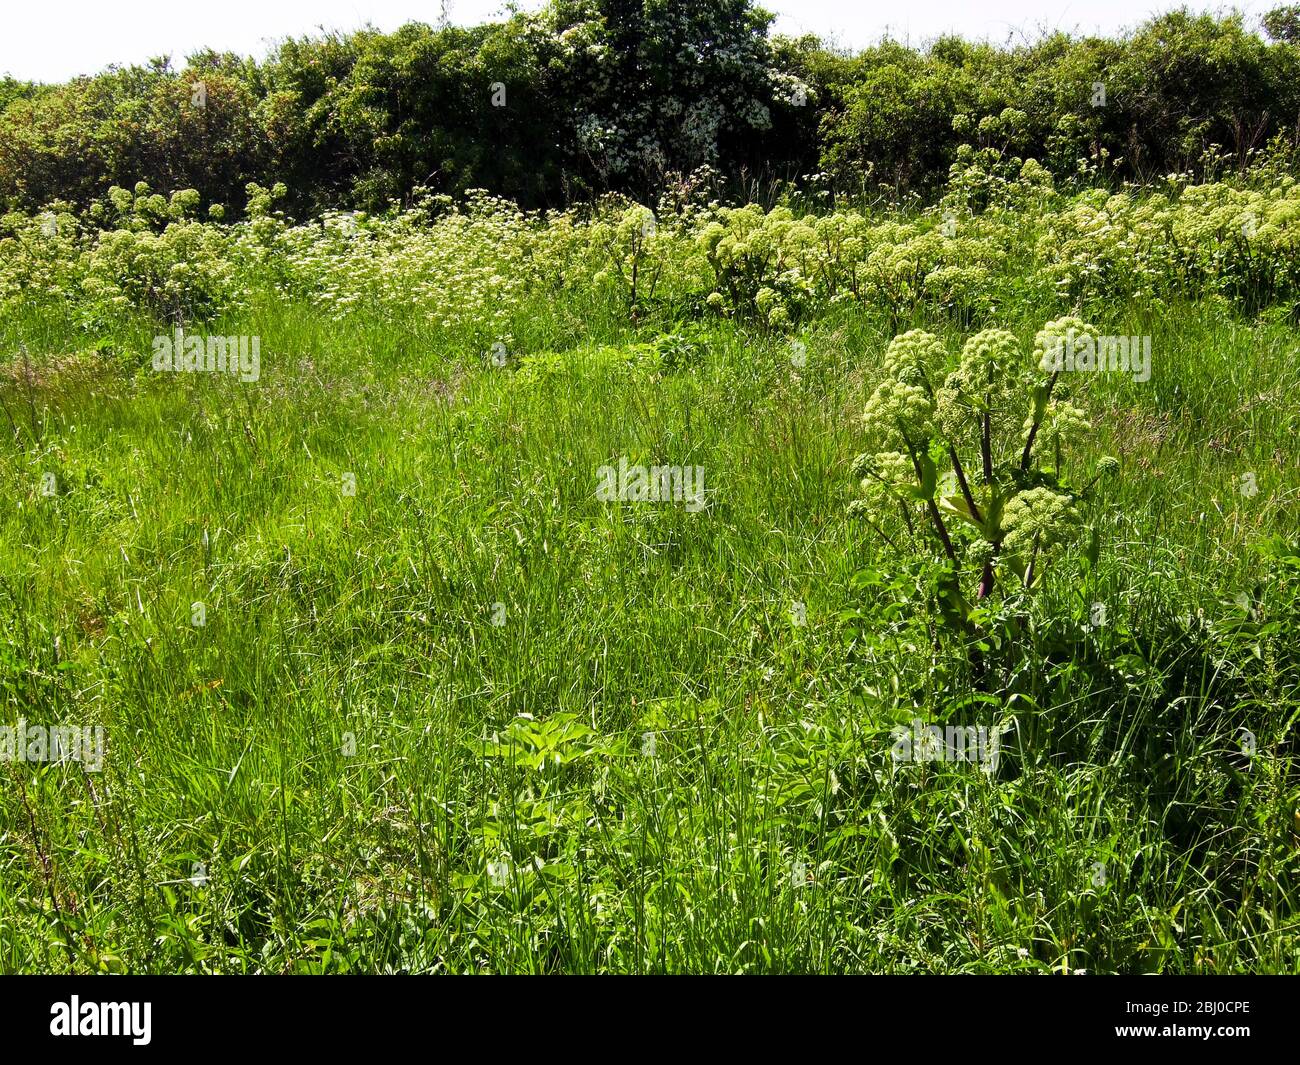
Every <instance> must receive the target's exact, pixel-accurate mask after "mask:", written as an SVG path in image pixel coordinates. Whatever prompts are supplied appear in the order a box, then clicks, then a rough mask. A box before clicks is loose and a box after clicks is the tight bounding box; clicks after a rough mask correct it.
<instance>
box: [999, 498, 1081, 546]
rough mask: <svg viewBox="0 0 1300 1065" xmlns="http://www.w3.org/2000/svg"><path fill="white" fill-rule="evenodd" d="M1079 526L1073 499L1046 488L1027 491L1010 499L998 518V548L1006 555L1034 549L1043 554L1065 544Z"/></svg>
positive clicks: (1078, 517) (1077, 513)
mask: <svg viewBox="0 0 1300 1065" xmlns="http://www.w3.org/2000/svg"><path fill="white" fill-rule="evenodd" d="M1080 525H1081V519H1080V516H1079V512H1078V510H1077V509H1076V507H1075V505H1074V499H1073V498H1072V497H1071V496H1068V495H1066V494H1065V493H1064V492H1054V491H1053V490H1052V489H1050V488H1046V487H1038V488H1028V489H1026V490H1025V491H1023V492H1018V493H1016V495H1014V496H1012V497H1011V500H1010V501H1009V502H1008V503H1007V507H1006V510H1005V511H1004V512H1003V515H1002V529H1003V533H1004V536H1003V540H1002V548H1003V550H1004V551H1005V552H1007V553H1008V554H1023V553H1027V552H1028V551H1030V550H1032V549H1033V548H1034V547H1035V546H1037V548H1038V550H1039V551H1041V552H1045V551H1047V550H1048V549H1050V548H1052V547H1055V546H1056V545H1057V544H1063V543H1067V542H1069V541H1070V540H1072V539H1073V538H1074V537H1075V535H1076V534H1077V533H1078V531H1079V528H1080Z"/></svg>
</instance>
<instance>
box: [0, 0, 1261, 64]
mask: <svg viewBox="0 0 1300 1065" xmlns="http://www.w3.org/2000/svg"><path fill="white" fill-rule="evenodd" d="M443 2H445V3H446V6H447V9H448V13H449V17H450V18H451V21H452V22H455V23H458V24H460V25H473V24H475V23H478V22H484V21H487V20H488V19H490V18H492V16H494V15H497V14H500V13H501V12H502V11H503V10H504V6H505V5H504V4H503V3H502V0H443ZM1280 3H1282V0H1236V2H1235V4H1234V3H1228V4H1222V3H1217V2H1207V0H1187V3H1186V6H1188V7H1190V8H1192V9H1194V10H1222V9H1225V8H1229V7H1233V6H1235V7H1236V8H1237V9H1238V10H1240V11H1243V12H1244V13H1246V14H1247V15H1248V16H1258V15H1261V14H1263V13H1264V12H1265V11H1268V10H1269V9H1270V8H1273V7H1276V6H1278V5H1279V4H1280ZM541 6H542V5H541V0H523V2H522V3H520V4H519V7H520V8H521V9H523V10H528V11H531V10H536V9H537V8H539V7H541ZM762 6H764V7H766V8H767V9H768V10H769V11H773V12H775V13H776V14H777V15H778V18H777V22H776V30H777V31H778V32H781V33H789V34H796V35H797V34H801V33H807V32H811V33H816V34H818V35H819V36H821V37H823V38H826V39H833V40H836V41H838V42H839V43H840V44H842V45H846V46H849V47H862V46H865V45H867V44H870V43H872V42H873V41H876V40H878V39H879V38H880V37H882V36H883V35H885V33H886V32H888V33H889V34H890V35H891V36H893V37H895V38H897V39H900V40H906V41H910V42H911V43H913V44H919V43H921V42H923V41H925V40H928V39H929V38H931V37H934V36H937V35H939V34H941V33H945V32H950V31H954V32H956V33H958V34H960V35H962V36H964V37H967V38H972V39H984V38H987V39H990V40H993V41H997V42H1001V41H1005V40H1007V39H1008V38H1013V39H1019V38H1021V37H1022V36H1028V37H1031V38H1032V37H1034V36H1036V35H1037V32H1038V31H1039V30H1041V29H1044V28H1046V29H1049V30H1050V29H1065V30H1074V31H1078V32H1082V33H1092V32H1101V33H1112V32H1114V31H1115V30H1117V29H1121V28H1124V27H1127V26H1131V25H1133V24H1134V23H1135V22H1140V21H1141V20H1142V19H1143V18H1145V17H1147V16H1148V15H1151V14H1155V13H1158V12H1162V11H1167V10H1170V9H1172V8H1175V7H1179V6H1182V5H1181V4H1180V3H1179V2H1177V0H907V2H904V3H898V2H892V3H881V2H878V0H766V2H765V3H763V5H762ZM5 8H6V9H5V10H4V11H3V13H2V14H0V25H2V26H3V30H2V31H0V74H4V73H7V74H10V75H12V76H13V77H16V78H21V79H24V80H28V79H30V80H35V81H63V80H66V79H67V78H70V77H73V76H75V75H77V74H92V73H94V72H96V71H98V70H101V69H102V68H103V67H105V66H107V65H108V64H109V63H114V62H116V63H123V64H127V63H140V62H143V61H145V60H146V59H148V58H149V57H151V56H156V55H171V56H172V60H173V65H174V66H180V65H181V63H182V61H183V60H184V57H185V56H186V55H188V54H189V53H190V52H193V51H197V50H198V49H199V48H202V47H205V46H210V47H212V48H215V49H217V50H218V51H233V52H238V53H240V54H244V55H254V56H257V57H259V58H260V57H262V56H263V55H265V54H266V52H267V51H268V48H269V46H270V45H271V44H272V43H273V42H274V41H276V40H278V39H280V38H283V37H286V36H291V35H292V36H302V35H304V34H308V33H312V32H313V31H316V30H318V29H319V28H321V27H323V28H325V29H337V30H353V29H357V28H359V27H361V26H363V25H365V24H366V23H370V24H372V25H374V26H376V27H378V28H379V29H381V30H393V29H396V28H397V27H398V26H400V25H402V24H403V23H405V22H412V21H419V22H428V23H436V22H437V21H438V18H439V15H440V12H441V10H442V3H440V0H119V2H117V3H114V2H112V0H11V2H10V3H9V4H6V5H5Z"/></svg>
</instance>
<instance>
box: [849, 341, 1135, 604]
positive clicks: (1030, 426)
mask: <svg viewBox="0 0 1300 1065" xmlns="http://www.w3.org/2000/svg"><path fill="white" fill-rule="evenodd" d="M1084 337H1087V338H1090V339H1091V340H1092V341H1093V342H1095V341H1096V337H1097V331H1096V330H1095V329H1094V328H1093V327H1092V326H1091V325H1088V324H1087V323H1085V322H1083V321H1081V320H1080V319H1078V318H1074V317H1067V318H1059V319H1057V320H1055V321H1052V322H1048V323H1047V324H1046V325H1045V326H1044V327H1043V328H1042V329H1041V330H1040V331H1039V332H1038V334H1037V336H1036V337H1035V338H1034V347H1033V352H1032V354H1029V353H1026V352H1025V351H1024V350H1023V348H1022V346H1021V344H1020V342H1019V341H1018V340H1017V338H1016V337H1015V335H1014V334H1012V333H1009V332H1007V331H1006V330H1003V329H986V330H983V331H982V332H980V333H977V334H975V335H974V336H972V337H970V338H969V339H968V340H967V341H966V343H965V345H964V346H963V347H962V351H961V354H960V357H959V358H957V360H956V365H955V366H951V363H952V361H953V360H952V359H951V357H950V354H949V352H948V350H947V348H945V346H944V344H943V342H942V341H941V340H940V339H939V338H938V337H936V336H934V335H933V334H931V333H927V332H924V331H922V330H919V329H914V330H912V331H910V332H907V333H903V334H901V335H899V336H897V337H895V338H894V339H893V340H892V341H891V342H890V344H889V347H888V348H887V349H886V351H885V356H884V365H885V378H884V380H882V381H881V382H880V384H879V385H878V386H877V388H876V390H875V392H874V394H873V395H872V396H871V398H870V400H868V402H867V405H866V410H865V412H864V415H863V422H864V424H865V426H866V430H867V434H868V438H869V440H870V441H871V443H872V444H873V445H874V447H875V450H874V451H870V452H867V453H864V454H862V455H859V456H858V457H857V459H855V460H854V463H853V472H854V475H855V476H856V477H859V478H860V479H861V484H862V488H863V490H864V492H865V497H864V498H863V499H860V500H857V501H855V503H854V509H855V510H857V511H864V510H866V511H871V510H880V509H888V508H890V507H896V508H897V509H898V511H899V513H900V514H901V516H902V519H903V521H904V523H905V524H906V526H907V528H908V530H909V532H911V533H916V531H917V528H918V525H919V526H920V527H921V528H925V529H928V530H929V531H930V532H931V533H932V534H933V535H934V537H935V538H936V539H937V540H938V542H939V545H940V546H941V548H942V550H943V553H944V555H945V556H946V558H947V560H948V562H949V564H950V566H951V572H952V574H953V575H955V576H956V577H957V578H958V583H957V585H956V588H955V591H954V594H955V597H956V601H955V602H951V603H950V604H949V605H954V606H957V607H960V608H961V612H962V617H963V618H966V617H967V616H968V615H969V613H970V604H969V602H968V601H967V600H966V599H965V598H964V597H963V596H962V595H961V585H960V579H961V578H962V577H964V576H965V575H970V577H971V578H972V579H973V580H975V597H976V599H977V600H985V599H987V598H988V597H989V596H991V595H992V594H993V592H994V590H995V588H997V587H998V582H999V578H1001V579H1002V581H1003V582H1004V583H1005V582H1006V581H1007V580H1008V578H1014V580H1015V582H1016V585H1017V586H1019V587H1020V588H1023V589H1026V590H1029V589H1033V588H1035V587H1036V586H1038V585H1039V584H1040V583H1041V581H1042V576H1043V571H1044V569H1045V567H1046V564H1047V562H1048V560H1049V559H1050V558H1051V557H1052V556H1053V555H1054V554H1056V553H1058V552H1059V551H1060V549H1062V548H1064V547H1065V546H1067V545H1068V544H1070V543H1072V542H1073V541H1075V540H1076V539H1077V538H1078V537H1079V535H1080V533H1081V532H1082V531H1083V530H1084V527H1085V526H1084V513H1083V512H1084V509H1085V508H1086V505H1087V504H1088V503H1089V502H1091V493H1092V489H1093V487H1094V486H1095V485H1096V483H1097V481H1098V480H1099V479H1100V478H1101V477H1102V476H1104V475H1105V474H1107V473H1113V472H1115V471H1117V470H1118V468H1119V464H1118V462H1117V461H1116V460H1114V459H1111V458H1106V459H1102V460H1101V461H1100V462H1099V463H1098V464H1097V468H1096V470H1095V471H1093V474H1092V476H1091V478H1090V479H1089V480H1087V482H1086V483H1084V484H1078V480H1077V475H1075V476H1074V477H1072V476H1071V475H1072V474H1074V471H1072V470H1070V469H1069V468H1068V463H1067V458H1068V454H1069V450H1070V445H1071V444H1072V443H1073V442H1074V441H1075V440H1076V439H1077V438H1078V437H1079V436H1081V435H1082V434H1085V433H1087V432H1088V431H1089V430H1090V429H1091V424H1090V423H1089V421H1088V419H1087V417H1086V415H1085V414H1084V412H1083V410H1081V409H1080V408H1079V407H1078V406H1076V405H1075V404H1074V403H1072V402H1071V397H1070V392H1069V389H1068V388H1067V387H1066V385H1065V384H1064V383H1063V382H1062V380H1061V371H1059V370H1052V371H1047V370H1043V369H1042V368H1041V367H1042V366H1043V365H1044V364H1045V363H1046V362H1047V361H1048V360H1046V359H1045V358H1044V355H1045V354H1047V353H1048V352H1050V351H1052V350H1053V349H1054V348H1055V347H1057V346H1059V345H1061V344H1063V343H1067V342H1074V340H1075V339H1076V338H1084ZM950 366H951V368H950ZM963 456H964V457H963ZM918 511H919V514H918ZM918 519H919V520H918ZM1095 543H1096V541H1095V537H1094V540H1093V544H1092V546H1091V547H1090V551H1092V552H1094V553H1095V549H1096V548H1095ZM976 575H977V577H976Z"/></svg>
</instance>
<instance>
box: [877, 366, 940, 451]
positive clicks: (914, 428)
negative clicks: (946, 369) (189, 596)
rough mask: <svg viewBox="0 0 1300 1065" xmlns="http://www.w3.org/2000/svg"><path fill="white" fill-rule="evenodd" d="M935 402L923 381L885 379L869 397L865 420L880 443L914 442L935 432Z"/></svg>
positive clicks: (883, 444)
mask: <svg viewBox="0 0 1300 1065" xmlns="http://www.w3.org/2000/svg"><path fill="white" fill-rule="evenodd" d="M933 421H934V402H933V401H932V400H931V399H930V397H929V396H928V395H927V394H926V391H925V389H924V388H922V387H921V386H920V385H915V384H908V383H905V382H903V381H895V380H889V379H886V380H884V381H881V382H880V385H879V387H878V388H877V389H876V391H875V392H874V393H873V394H872V396H871V398H870V399H869V400H867V406H866V410H865V411H863V414H862V422H863V424H864V425H865V426H866V430H867V433H868V434H869V435H870V436H871V437H872V438H873V439H875V440H877V441H878V442H879V443H880V444H881V446H884V447H889V446H894V445H898V444H903V445H904V446H911V445H915V444H916V443H917V442H918V441H920V440H926V439H929V437H930V436H931V435H932V432H933Z"/></svg>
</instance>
